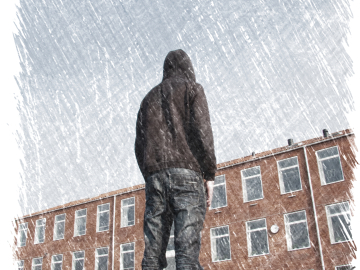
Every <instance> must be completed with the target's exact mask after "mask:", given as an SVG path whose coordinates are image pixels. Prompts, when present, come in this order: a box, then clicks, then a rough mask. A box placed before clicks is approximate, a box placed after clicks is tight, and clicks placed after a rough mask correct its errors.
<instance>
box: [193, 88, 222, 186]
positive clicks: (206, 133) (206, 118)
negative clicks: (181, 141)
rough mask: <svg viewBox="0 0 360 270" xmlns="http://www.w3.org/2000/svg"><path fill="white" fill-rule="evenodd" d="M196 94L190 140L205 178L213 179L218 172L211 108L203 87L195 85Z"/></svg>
mask: <svg viewBox="0 0 360 270" xmlns="http://www.w3.org/2000/svg"><path fill="white" fill-rule="evenodd" d="M194 90H195V91H194V96H193V97H192V98H191V100H190V104H189V105H190V124H191V128H190V136H189V137H190V140H189V141H190V142H191V150H192V152H193V154H194V156H195V157H196V159H197V161H198V163H199V165H200V167H201V170H202V172H203V174H204V178H205V179H206V180H209V181H213V180H214V178H215V172H216V157H215V150H214V138H213V133H212V129H211V123H210V115H209V108H208V104H207V101H206V96H205V92H204V89H203V87H202V86H201V85H200V84H196V85H195V89H194Z"/></svg>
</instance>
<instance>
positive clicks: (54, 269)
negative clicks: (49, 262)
mask: <svg viewBox="0 0 360 270" xmlns="http://www.w3.org/2000/svg"><path fill="white" fill-rule="evenodd" d="M61 268H62V263H56V264H53V267H52V269H51V270H61Z"/></svg>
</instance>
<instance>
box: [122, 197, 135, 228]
mask: <svg viewBox="0 0 360 270" xmlns="http://www.w3.org/2000/svg"><path fill="white" fill-rule="evenodd" d="M132 198H134V204H133V205H134V224H133V225H126V226H124V224H123V201H124V200H129V199H132ZM135 203H136V199H135V196H133V197H129V198H124V199H122V200H121V216H120V219H121V220H120V228H126V227H131V226H135V224H136V216H135V214H136V211H135V210H136V209H135ZM129 206H132V205H127V206H124V207H129ZM128 223H129V220H128Z"/></svg>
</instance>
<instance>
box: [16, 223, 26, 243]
mask: <svg viewBox="0 0 360 270" xmlns="http://www.w3.org/2000/svg"><path fill="white" fill-rule="evenodd" d="M27 230H28V224H27V222H26V223H21V224H19V229H18V237H17V246H18V247H24V246H26V238H27Z"/></svg>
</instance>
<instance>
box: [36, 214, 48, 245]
mask: <svg viewBox="0 0 360 270" xmlns="http://www.w3.org/2000/svg"><path fill="white" fill-rule="evenodd" d="M39 220H44V225H42V226H39V227H44V241H43V242H39V240H38V238H39V236H38V234H37V230H36V228H37V227H38V225H37V222H38V221H39ZM45 238H46V218H39V219H37V220H36V221H35V233H34V245H37V244H42V243H45Z"/></svg>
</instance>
